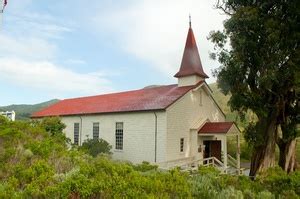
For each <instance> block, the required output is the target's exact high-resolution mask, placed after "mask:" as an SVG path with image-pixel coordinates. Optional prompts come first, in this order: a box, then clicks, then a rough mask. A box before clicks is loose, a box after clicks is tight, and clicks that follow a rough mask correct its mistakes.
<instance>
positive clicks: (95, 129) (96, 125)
mask: <svg viewBox="0 0 300 199" xmlns="http://www.w3.org/2000/svg"><path fill="white" fill-rule="evenodd" d="M99 131H100V128H99V122H94V123H93V139H99Z"/></svg>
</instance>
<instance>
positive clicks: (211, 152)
mask: <svg viewBox="0 0 300 199" xmlns="http://www.w3.org/2000/svg"><path fill="white" fill-rule="evenodd" d="M203 144H204V145H205V149H204V154H203V155H204V158H209V157H215V158H217V159H218V160H221V140H209V141H203Z"/></svg>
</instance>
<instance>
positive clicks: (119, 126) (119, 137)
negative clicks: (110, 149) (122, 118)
mask: <svg viewBox="0 0 300 199" xmlns="http://www.w3.org/2000/svg"><path fill="white" fill-rule="evenodd" d="M116 149H117V150H123V122H117V123H116Z"/></svg>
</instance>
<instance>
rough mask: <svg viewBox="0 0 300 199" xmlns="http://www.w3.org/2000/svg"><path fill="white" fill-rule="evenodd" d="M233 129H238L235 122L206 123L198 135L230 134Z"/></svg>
mask: <svg viewBox="0 0 300 199" xmlns="http://www.w3.org/2000/svg"><path fill="white" fill-rule="evenodd" d="M232 128H237V127H236V125H235V123H234V122H206V123H205V124H204V125H203V126H202V127H201V129H200V130H199V131H198V134H222V133H228V132H229V131H231V129H232ZM238 131H239V130H238Z"/></svg>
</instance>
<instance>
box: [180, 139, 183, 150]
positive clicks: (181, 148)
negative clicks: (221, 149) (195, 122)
mask: <svg viewBox="0 0 300 199" xmlns="http://www.w3.org/2000/svg"><path fill="white" fill-rule="evenodd" d="M183 150H184V138H180V152H183Z"/></svg>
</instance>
